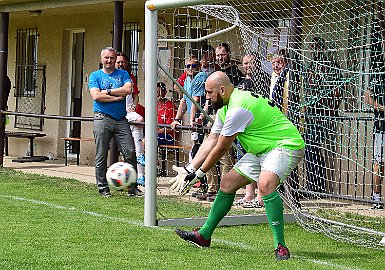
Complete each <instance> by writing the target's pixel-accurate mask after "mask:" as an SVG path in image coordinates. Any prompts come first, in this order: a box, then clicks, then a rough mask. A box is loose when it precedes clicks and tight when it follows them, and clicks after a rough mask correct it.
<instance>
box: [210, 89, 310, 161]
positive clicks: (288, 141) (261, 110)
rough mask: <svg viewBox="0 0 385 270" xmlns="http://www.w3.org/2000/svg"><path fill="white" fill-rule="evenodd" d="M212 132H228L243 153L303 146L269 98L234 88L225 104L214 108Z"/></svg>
mask: <svg viewBox="0 0 385 270" xmlns="http://www.w3.org/2000/svg"><path fill="white" fill-rule="evenodd" d="M211 132H213V133H220V135H222V136H232V135H234V134H236V133H239V134H238V136H237V139H238V140H239V141H240V143H241V144H242V146H243V148H244V149H245V150H246V152H247V153H252V154H255V155H260V154H264V153H267V152H269V151H270V150H272V149H274V148H286V149H291V150H299V149H302V148H304V147H305V142H304V141H303V139H302V136H301V134H300V133H299V132H298V130H297V128H296V127H295V126H294V125H293V123H292V122H291V121H290V120H289V119H287V118H286V116H285V115H284V114H283V113H282V112H281V111H280V110H279V108H278V107H277V106H275V105H274V103H272V101H270V100H269V99H267V98H265V97H262V96H257V95H255V94H253V93H251V92H249V91H240V90H238V89H237V88H235V89H234V91H233V92H232V94H231V96H230V100H229V104H228V105H227V106H223V107H222V108H221V109H220V110H218V113H217V117H216V119H215V123H214V125H213V127H212V129H211Z"/></svg>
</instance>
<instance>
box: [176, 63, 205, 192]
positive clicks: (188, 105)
mask: <svg viewBox="0 0 385 270" xmlns="http://www.w3.org/2000/svg"><path fill="white" fill-rule="evenodd" d="M185 71H186V74H187V78H186V80H185V82H184V89H185V91H186V92H187V93H188V94H189V95H190V96H191V97H192V98H193V99H194V100H195V101H196V102H197V103H198V104H200V105H201V106H203V105H204V104H205V82H206V79H207V74H206V73H205V72H203V71H201V68H200V64H199V62H198V60H197V58H196V56H194V55H190V56H189V57H188V58H186V60H185ZM186 111H187V113H188V117H189V120H190V121H189V122H190V126H191V127H195V128H196V131H193V132H191V143H192V148H191V150H190V154H189V160H191V159H193V158H194V156H195V154H196V153H197V151H198V149H199V147H200V145H201V143H202V141H203V137H204V133H203V129H202V125H201V124H199V125H197V123H196V119H198V118H199V115H200V111H199V110H198V108H197V107H196V106H195V104H193V103H192V101H191V100H190V99H189V98H188V97H187V95H184V96H183V98H182V99H181V101H180V103H179V107H178V111H177V113H176V116H175V119H174V121H173V122H172V123H171V127H172V128H173V129H175V127H176V126H177V125H182V117H183V115H184V113H185V112H186ZM201 184H202V183H201ZM202 189H205V190H206V191H207V184H206V185H205V184H203V185H202Z"/></svg>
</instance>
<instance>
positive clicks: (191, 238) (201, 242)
mask: <svg viewBox="0 0 385 270" xmlns="http://www.w3.org/2000/svg"><path fill="white" fill-rule="evenodd" d="M175 233H176V234H177V235H178V236H179V237H180V238H182V239H183V240H185V241H187V242H190V243H191V244H194V245H196V246H197V247H209V246H210V244H211V238H210V239H209V240H206V239H204V238H203V237H202V236H201V235H200V234H199V233H198V229H194V230H193V231H192V232H187V231H183V230H180V229H176V230H175Z"/></svg>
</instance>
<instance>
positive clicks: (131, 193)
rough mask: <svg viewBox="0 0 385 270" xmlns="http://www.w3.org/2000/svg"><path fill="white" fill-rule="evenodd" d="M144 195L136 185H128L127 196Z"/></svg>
mask: <svg viewBox="0 0 385 270" xmlns="http://www.w3.org/2000/svg"><path fill="white" fill-rule="evenodd" d="M143 195H144V192H143V191H141V190H140V189H139V188H138V187H136V186H133V187H130V188H129V189H128V191H127V196H128V197H142V196H143Z"/></svg>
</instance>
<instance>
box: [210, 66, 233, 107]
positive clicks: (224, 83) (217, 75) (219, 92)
mask: <svg viewBox="0 0 385 270" xmlns="http://www.w3.org/2000/svg"><path fill="white" fill-rule="evenodd" d="M233 90H234V85H233V84H232V83H231V82H230V79H229V77H227V75H226V73H223V72H221V71H216V72H214V73H213V74H211V75H210V76H209V77H208V78H207V80H206V99H209V100H211V103H212V104H213V106H214V108H215V109H220V108H221V107H223V105H226V104H228V101H229V99H230V96H231V93H232V92H233Z"/></svg>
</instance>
